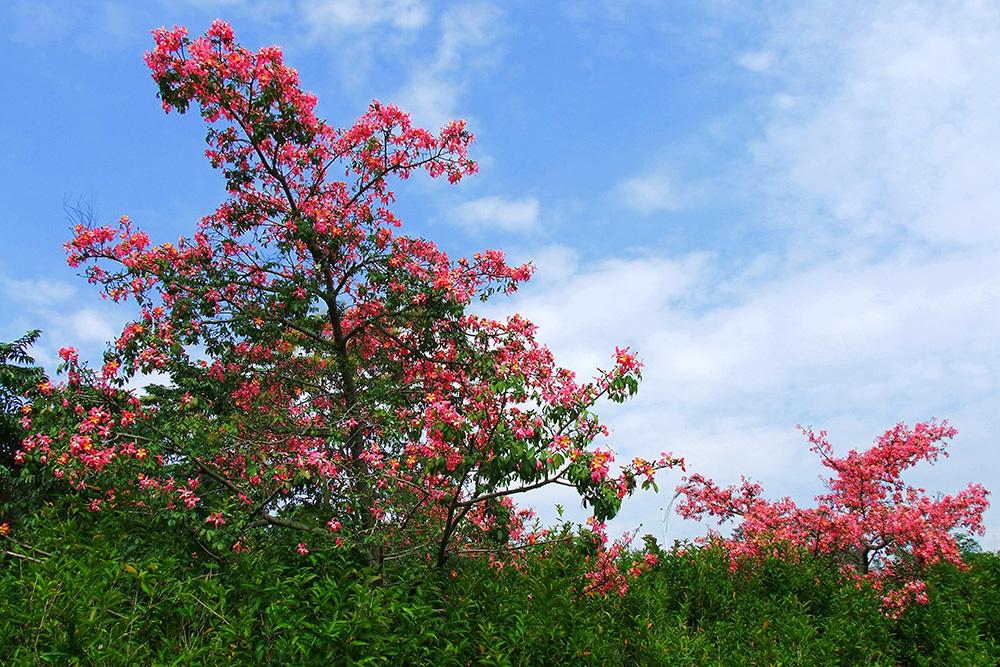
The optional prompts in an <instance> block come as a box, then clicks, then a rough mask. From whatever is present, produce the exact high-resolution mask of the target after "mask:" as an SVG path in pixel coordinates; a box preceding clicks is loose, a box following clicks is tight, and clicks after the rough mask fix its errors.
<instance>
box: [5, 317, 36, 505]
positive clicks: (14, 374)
mask: <svg viewBox="0 0 1000 667" xmlns="http://www.w3.org/2000/svg"><path fill="white" fill-rule="evenodd" d="M40 335H41V332H40V331H39V330H38V329H32V330H31V331H29V332H27V333H26V334H24V335H23V336H21V337H20V338H18V339H17V340H15V341H11V342H9V343H8V342H0V522H3V521H6V520H10V519H11V518H12V517H14V516H16V515H18V514H22V513H24V512H25V511H26V510H28V509H31V508H34V507H36V506H37V504H38V501H39V498H40V491H41V485H40V484H39V481H38V479H37V478H36V477H35V476H34V475H32V474H30V473H28V472H26V471H22V470H20V467H19V466H17V465H15V464H14V453H15V452H16V451H17V449H18V447H19V446H20V444H21V438H23V437H24V431H23V429H22V428H21V424H20V418H21V407H22V406H23V405H24V404H25V392H27V391H28V390H29V389H31V388H32V387H34V386H35V385H37V384H38V383H39V382H41V381H42V380H44V379H45V372H44V371H43V370H42V369H41V368H39V367H38V366H35V359H34V358H33V357H32V356H31V355H30V354H28V350H29V348H30V347H31V346H32V345H33V344H34V343H35V342H36V341H37V340H38V337H39V336H40Z"/></svg>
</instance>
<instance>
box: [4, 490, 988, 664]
mask: <svg viewBox="0 0 1000 667" xmlns="http://www.w3.org/2000/svg"><path fill="white" fill-rule="evenodd" d="M70 511H72V510H67V509H60V508H59V507H57V506H52V505H50V506H48V507H46V509H45V510H44V511H43V512H42V513H41V515H40V516H39V522H38V526H39V527H38V528H37V529H36V530H35V531H34V532H33V533H31V534H18V535H17V536H16V537H17V540H18V541H20V542H22V543H25V544H27V543H30V544H31V545H32V546H34V547H36V548H38V549H41V550H43V551H45V552H47V553H50V554H51V556H49V557H44V558H40V560H41V562H40V563H36V562H31V561H28V560H24V559H8V560H7V561H6V562H4V563H2V564H0V636H3V637H4V638H5V641H3V642H0V664H12V665H34V664H50V663H55V664H79V665H128V664H162V665H186V664H220V663H227V664H228V663H232V664H356V665H399V664H407V665H468V664H474V665H534V664H553V665H557V664H567V665H577V664H583V665H586V664H593V665H691V664H712V665H940V664H956V665H957V664H961V665H993V664H996V663H997V661H998V660H1000V557H998V556H997V555H996V554H992V553H980V554H972V555H971V556H969V565H970V567H969V569H968V571H964V572H963V571H959V570H957V569H956V568H954V567H951V566H947V567H940V568H937V569H934V570H932V572H931V573H930V577H929V579H928V589H929V593H930V598H931V602H930V604H929V605H927V606H926V607H919V606H918V607H913V608H911V609H910V610H908V611H907V612H906V614H905V615H904V616H903V618H902V619H901V620H899V621H895V622H893V621H889V620H887V619H886V618H885V617H884V616H883V615H882V613H881V611H880V609H879V601H878V599H877V598H876V596H875V595H874V594H873V593H872V592H871V591H869V590H867V589H863V588H856V587H855V586H854V585H852V584H849V583H846V584H845V583H842V582H841V581H840V580H839V579H838V578H837V577H836V576H835V574H834V572H833V571H831V569H830V567H829V564H828V563H825V562H822V561H815V560H805V561H802V562H799V563H797V564H796V563H792V562H789V561H788V560H787V559H782V560H772V561H768V562H766V563H765V564H764V566H763V567H759V568H755V569H753V570H736V571H730V569H729V560H728V557H727V556H726V555H725V554H723V553H721V552H720V551H717V550H714V549H696V548H687V549H684V548H683V545H675V548H674V549H671V550H669V551H666V552H664V551H662V550H660V548H659V547H658V546H657V545H655V543H653V542H649V543H648V544H647V546H646V549H647V551H649V552H652V553H656V554H657V556H658V558H659V562H658V564H657V565H655V566H653V567H652V568H651V569H650V570H649V571H648V572H646V573H644V574H643V575H642V576H640V577H639V578H638V579H637V580H635V581H634V582H633V583H632V585H631V588H630V590H629V592H628V594H626V595H625V596H623V597H619V596H608V597H603V596H588V595H581V594H580V593H579V591H580V590H581V589H582V587H583V586H582V584H583V574H584V572H585V571H586V569H587V567H588V564H587V562H586V561H585V558H586V554H587V552H586V549H585V548H584V547H585V544H583V543H582V542H581V543H566V544H562V545H557V546H555V547H550V552H549V553H548V555H547V557H545V558H540V557H538V556H537V555H536V556H531V557H529V558H527V559H526V560H525V561H524V563H523V564H524V568H523V569H522V570H520V571H519V570H516V569H513V568H511V567H510V566H508V567H506V568H504V569H503V570H502V571H500V572H495V571H493V570H492V569H490V567H489V566H488V564H487V563H486V562H485V561H484V560H483V559H469V558H466V559H457V560H455V561H454V569H453V570H445V571H440V570H437V569H435V568H431V567H429V566H427V567H425V566H420V565H415V564H413V563H410V562H405V563H404V562H397V564H395V565H393V564H392V563H387V564H386V565H385V567H384V568H383V569H382V570H381V571H374V570H372V569H371V568H369V567H367V566H365V565H364V564H363V562H362V561H361V560H360V559H353V558H352V556H351V555H350V552H348V551H346V550H329V551H314V552H313V553H311V554H309V555H308V556H305V557H300V556H297V555H295V554H294V553H293V552H292V549H291V545H290V544H281V543H273V544H272V543H270V542H269V543H267V544H266V545H265V546H263V547H261V548H260V549H259V550H256V551H253V552H251V553H249V554H244V555H240V556H234V557H230V558H226V559H223V561H222V562H217V561H216V560H214V559H212V558H210V557H208V555H207V553H206V552H205V551H203V550H202V548H201V547H200V546H199V545H198V544H197V542H195V541H194V540H193V538H191V539H189V540H185V539H179V538H178V535H179V533H178V532H175V531H169V530H167V529H166V527H164V526H157V525H150V524H149V521H148V519H145V518H143V517H139V516H132V517H130V516H129V515H126V516H124V517H123V516H122V515H117V516H110V515H109V516H103V515H90V514H67V512H70ZM280 539H283V538H279V540H280ZM288 539H294V536H288ZM678 547H680V548H678ZM641 557H642V554H640V553H632V554H630V555H629V556H628V557H627V559H638V558H641ZM622 566H623V567H625V566H627V562H623V563H622Z"/></svg>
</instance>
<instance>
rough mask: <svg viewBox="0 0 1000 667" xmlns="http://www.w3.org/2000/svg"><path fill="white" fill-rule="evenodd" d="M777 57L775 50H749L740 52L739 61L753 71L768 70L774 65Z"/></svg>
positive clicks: (742, 65)
mask: <svg viewBox="0 0 1000 667" xmlns="http://www.w3.org/2000/svg"><path fill="white" fill-rule="evenodd" d="M775 59H776V56H775V54H774V52H773V51H747V52H746V53H743V54H740V57H739V59H738V60H737V62H739V64H740V66H741V67H745V68H746V69H748V70H750V71H751V72H766V71H767V70H769V69H771V67H772V66H773V65H774V63H775Z"/></svg>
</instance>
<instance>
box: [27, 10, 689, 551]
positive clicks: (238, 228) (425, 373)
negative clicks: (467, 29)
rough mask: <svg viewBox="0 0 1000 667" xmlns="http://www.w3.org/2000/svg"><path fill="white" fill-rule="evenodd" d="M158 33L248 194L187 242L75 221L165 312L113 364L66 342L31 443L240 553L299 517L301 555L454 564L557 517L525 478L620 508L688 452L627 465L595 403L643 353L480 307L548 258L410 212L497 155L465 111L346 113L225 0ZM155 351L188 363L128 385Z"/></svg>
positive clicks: (81, 251) (166, 84)
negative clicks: (569, 363)
mask: <svg viewBox="0 0 1000 667" xmlns="http://www.w3.org/2000/svg"><path fill="white" fill-rule="evenodd" d="M153 37H154V41H155V48H154V49H153V50H152V51H151V52H150V53H148V54H147V55H146V62H147V64H148V65H149V68H150V70H151V72H152V75H153V79H154V80H155V81H156V83H157V84H158V86H159V91H160V99H161V101H162V103H163V108H164V110H165V111H167V112H171V111H177V112H180V113H184V112H186V111H188V110H189V109H197V110H199V111H200V113H201V116H202V118H203V119H204V121H205V122H206V124H207V126H208V135H207V142H208V148H207V150H206V151H205V154H206V157H207V158H208V159H209V161H210V162H211V164H212V166H213V167H215V168H216V169H219V170H220V172H221V173H222V175H223V177H224V178H225V183H226V190H227V192H228V199H226V200H225V201H224V202H223V203H222V204H221V205H220V206H219V207H218V209H216V210H215V211H214V212H212V213H210V214H209V215H207V216H205V217H204V218H202V220H201V221H200V222H199V223H198V225H197V227H196V229H194V230H193V233H192V235H191V236H189V237H182V238H180V239H179V240H177V241H176V242H175V243H154V242H153V241H151V239H150V238H149V237H148V236H147V235H146V234H145V233H144V232H142V231H141V230H139V229H138V228H137V227H136V226H135V225H134V223H133V222H132V221H131V220H130V219H129V218H128V217H127V216H123V217H122V218H121V219H120V220H119V222H118V223H117V224H116V225H110V226H102V225H97V224H93V222H92V221H90V220H82V221H81V224H79V225H77V226H76V228H75V234H74V237H73V238H72V239H71V240H70V241H69V242H68V243H67V244H66V250H67V252H68V256H69V263H70V265H71V266H74V267H80V268H81V269H82V270H84V271H85V272H86V275H87V277H88V279H89V280H90V282H91V283H94V284H96V285H98V286H100V288H101V289H102V292H103V294H104V295H105V296H107V297H108V298H110V299H112V300H114V301H125V300H134V301H135V302H136V303H137V304H138V306H139V309H140V312H141V315H140V316H139V317H138V318H137V319H136V320H135V321H133V322H130V323H129V324H127V325H126V326H125V327H124V329H123V330H122V333H121V335H120V336H119V337H118V338H117V340H115V341H113V342H112V343H111V345H110V347H109V350H108V352H107V355H106V363H105V364H104V365H103V367H102V368H101V369H99V370H91V369H88V368H86V367H85V366H83V365H81V363H80V360H79V358H78V355H77V353H76V352H75V351H74V350H70V349H67V350H64V352H63V354H62V358H63V361H64V366H63V371H64V372H65V376H66V378H65V380H64V381H63V382H61V383H59V384H56V385H50V384H46V386H45V387H39V391H38V396H37V397H36V401H35V402H36V410H35V413H34V415H32V416H26V417H25V426H26V427H30V429H31V434H30V435H29V437H28V438H27V439H26V440H25V441H24V444H23V447H22V451H21V454H20V457H21V459H22V460H28V459H30V460H31V461H34V462H36V463H37V464H40V465H43V466H45V467H47V468H48V469H49V470H50V471H51V474H53V475H55V476H56V477H59V478H60V479H63V480H65V481H66V482H67V483H68V484H70V485H71V486H72V488H74V489H75V490H76V491H77V492H78V493H79V494H80V496H81V497H83V498H84V502H85V504H86V505H87V506H88V507H89V508H90V509H91V510H92V511H95V512H99V511H106V510H110V509H114V508H117V507H121V506H125V505H127V506H129V507H131V508H133V509H135V508H140V509H141V510H142V511H146V512H150V513H155V514H158V515H165V516H170V517H171V519H170V520H171V521H184V520H188V521H189V523H190V524H191V526H192V527H193V529H195V530H196V531H197V532H198V534H200V535H202V536H203V537H204V538H205V539H206V540H208V541H210V542H211V544H212V545H214V546H215V547H216V549H217V550H218V551H219V552H221V553H226V552H228V551H230V550H235V551H244V550H247V549H249V548H251V547H252V544H253V542H254V539H257V538H263V537H265V536H266V535H268V534H270V532H269V531H271V530H273V529H286V530H293V531H298V532H300V533H302V534H303V535H304V536H305V535H308V536H309V540H310V541H309V543H308V545H309V546H306V544H307V543H306V542H302V543H300V545H299V547H298V551H299V553H304V552H306V551H307V550H308V549H313V550H315V549H316V548H317V547H318V545H319V544H320V543H321V542H322V543H335V544H336V545H345V546H352V547H359V548H362V549H363V550H365V551H367V553H368V554H369V556H370V558H371V559H372V560H374V561H379V560H381V559H382V558H402V557H407V556H414V557H418V558H421V559H425V558H426V559H430V560H432V561H434V562H436V563H437V564H438V565H443V564H444V562H445V561H446V560H447V558H448V557H449V555H451V554H453V553H465V552H477V553H478V552H481V551H482V549H483V548H484V545H492V547H491V548H496V549H499V550H501V551H502V550H504V549H507V548H509V547H516V546H519V545H522V544H531V543H532V541H533V540H535V541H537V540H539V539H540V538H543V537H544V535H543V534H540V533H538V532H537V531H534V530H531V529H530V528H529V527H528V524H527V523H526V521H527V519H529V518H530V517H529V516H528V515H527V514H526V513H525V512H524V511H522V510H518V509H517V508H516V506H515V505H514V503H513V502H512V501H511V497H512V496H514V495H516V494H520V493H523V492H526V491H530V490H532V489H537V488H541V487H544V486H547V485H551V484H561V485H565V486H570V487H572V488H574V489H576V491H577V492H578V493H579V494H580V496H581V498H582V500H583V502H584V503H585V504H586V505H588V506H589V507H591V508H592V509H593V512H594V516H595V518H596V520H598V521H604V520H605V519H607V518H609V517H612V516H614V515H615V513H616V512H617V511H618V508H619V505H620V503H621V501H622V499H623V498H625V497H626V496H628V495H629V494H631V493H632V492H633V491H634V490H635V489H636V488H637V486H640V485H641V486H642V487H643V488H645V487H648V486H650V485H653V477H654V474H655V472H656V471H657V470H658V469H661V468H664V467H670V466H673V465H676V464H677V463H679V459H675V458H674V457H672V456H670V455H663V456H661V457H660V458H659V459H658V460H655V461H646V460H644V459H641V458H637V459H635V460H634V461H632V462H631V464H628V465H625V466H622V467H620V468H617V469H615V468H613V467H612V465H611V464H612V462H613V460H614V456H613V453H612V452H611V450H610V449H607V448H605V447H601V446H599V445H598V444H597V443H598V439H599V438H602V437H603V436H605V435H606V434H607V430H606V428H605V427H604V425H603V424H602V423H601V422H600V421H599V420H598V418H597V416H596V415H595V414H594V413H593V411H592V408H593V407H594V405H595V403H597V402H598V401H599V400H601V399H602V398H610V399H611V400H615V401H622V400H625V399H626V398H628V397H629V396H631V395H632V394H633V393H634V392H635V391H636V388H637V385H638V380H639V377H640V372H641V364H640V363H639V361H638V360H637V358H636V357H635V355H634V354H633V353H632V352H630V351H629V350H625V349H617V350H616V352H615V354H614V357H613V363H612V365H611V366H610V368H609V369H608V370H599V371H597V373H596V374H595V376H594V377H593V379H591V380H587V381H581V380H579V379H577V377H576V376H575V375H574V373H573V372H571V371H569V370H566V369H564V368H560V367H559V366H558V365H556V362H555V359H554V357H553V355H552V353H551V352H550V351H549V350H548V349H547V348H546V347H545V346H544V345H541V344H540V343H538V342H537V341H536V338H535V334H536V327H535V326H534V325H533V324H532V323H530V322H528V321H527V320H525V319H524V318H523V317H520V316H518V315H513V316H511V317H509V318H507V319H504V320H494V319H489V318H485V317H482V316H479V315H474V314H472V313H470V312H469V311H468V307H469V305H470V304H471V303H472V302H473V301H474V300H476V299H480V300H485V299H487V298H489V297H490V296H492V295H494V294H496V293H498V292H503V293H511V292H513V291H515V290H516V289H517V288H518V286H519V285H520V284H521V283H523V282H524V281H526V280H527V279H528V278H529V277H530V275H531V270H532V269H531V267H530V265H522V266H511V265H509V264H508V263H507V262H506V260H505V258H504V255H503V253H502V252H500V251H497V250H487V251H484V252H480V253H476V254H474V255H473V256H472V258H471V259H469V258H460V259H457V260H455V259H451V258H450V257H448V255H446V254H445V253H444V252H443V251H442V250H441V249H439V248H438V247H437V246H436V245H435V244H434V243H432V242H430V241H428V240H425V239H421V238H415V237H410V236H406V235H404V234H403V233H401V231H400V228H401V224H402V223H401V221H400V220H399V219H398V218H397V217H396V216H395V215H394V213H393V212H392V204H393V202H394V200H395V195H394V193H393V191H392V189H391V188H392V182H393V181H394V180H397V179H398V180H404V179H407V178H410V177H411V176H414V175H416V174H417V173H418V172H426V173H427V174H428V175H429V176H430V177H432V178H437V177H444V178H446V179H447V180H448V181H450V182H453V183H454V182H457V181H459V180H461V179H462V178H464V177H465V176H468V175H470V174H473V173H475V171H476V164H475V163H474V162H473V161H472V160H471V159H470V158H469V155H468V150H469V146H470V144H471V142H472V139H473V137H472V135H471V134H470V133H469V131H468V129H467V128H466V127H465V124H464V122H462V121H455V122H452V123H449V124H448V125H446V126H445V127H443V128H442V129H441V130H440V131H439V132H437V133H432V132H429V131H427V130H424V129H420V128H417V127H414V126H413V125H412V123H411V122H410V118H409V116H408V115H407V114H406V113H404V112H403V111H401V110H399V109H397V108H396V107H394V106H391V105H386V104H381V103H379V102H372V104H371V105H370V106H369V108H368V109H367V111H366V112H365V113H364V114H363V115H362V116H361V117H360V118H359V119H358V120H357V121H356V122H354V123H353V124H351V125H349V126H347V127H343V128H341V127H336V126H334V125H331V124H329V123H327V122H326V121H324V120H322V119H320V118H319V117H318V116H317V115H316V97H315V96H314V95H312V94H311V93H309V92H306V91H305V90H303V89H302V88H301V86H300V84H299V77H298V74H297V72H296V71H295V70H294V69H292V68H290V67H288V66H287V65H286V64H285V63H284V58H283V55H282V53H281V51H280V50H279V49H278V48H276V47H267V48H263V49H261V50H259V51H257V52H253V51H250V50H247V49H245V48H243V47H241V46H239V45H238V44H237V43H236V42H235V41H234V37H233V32H232V29H231V28H230V27H229V26H228V25H227V24H225V23H223V22H221V21H216V22H215V23H213V24H212V27H211V28H210V29H209V31H208V32H207V34H205V35H203V36H201V37H198V38H195V39H191V38H189V37H188V35H187V31H186V30H185V29H184V28H174V29H172V30H168V29H161V30H156V31H154V33H153ZM151 372H157V373H163V374H166V375H167V376H168V377H169V379H170V383H171V385H170V386H169V387H158V388H151V389H150V390H149V391H148V392H147V393H146V394H145V395H140V394H137V393H136V392H133V391H130V390H128V389H127V388H126V381H127V380H128V379H129V378H132V377H134V376H135V374H137V373H151ZM185 517H186V519H185Z"/></svg>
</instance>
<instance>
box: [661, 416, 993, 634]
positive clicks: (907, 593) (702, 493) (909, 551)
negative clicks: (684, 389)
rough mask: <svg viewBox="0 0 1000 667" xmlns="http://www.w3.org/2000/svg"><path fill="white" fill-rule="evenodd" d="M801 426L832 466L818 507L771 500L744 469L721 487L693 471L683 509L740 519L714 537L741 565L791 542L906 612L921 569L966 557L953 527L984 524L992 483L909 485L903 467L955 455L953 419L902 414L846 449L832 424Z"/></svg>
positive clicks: (893, 611) (916, 593)
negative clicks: (954, 487) (940, 489)
mask: <svg viewBox="0 0 1000 667" xmlns="http://www.w3.org/2000/svg"><path fill="white" fill-rule="evenodd" d="M802 431H803V433H804V434H805V436H806V438H807V439H808V441H809V444H810V450H811V451H813V452H815V453H816V454H818V455H819V456H820V457H821V458H822V463H823V466H824V467H826V468H828V469H829V470H831V471H832V473H833V474H832V475H831V476H830V477H828V478H826V479H825V480H824V483H825V485H826V487H827V493H824V494H821V495H818V496H816V505H815V507H811V508H802V507H799V506H798V505H797V504H796V503H795V502H793V501H792V500H791V499H790V498H784V499H781V500H777V501H770V500H767V499H765V498H764V497H763V488H762V487H761V486H760V484H757V483H753V482H750V481H748V480H746V479H745V478H744V479H743V480H742V482H741V483H740V484H738V485H734V486H730V487H725V488H723V487H719V486H718V485H716V484H715V483H714V482H713V481H712V480H710V479H707V478H705V477H704V476H702V475H699V474H694V475H691V476H689V477H686V478H683V480H682V483H681V485H680V486H678V488H677V491H678V493H680V494H682V495H683V496H684V500H683V502H682V503H681V504H680V505H679V507H678V512H679V513H680V514H681V516H683V517H685V518H694V519H699V520H700V519H701V518H703V517H706V516H711V517H715V518H716V519H718V520H719V521H720V522H727V521H736V522H738V526H737V528H736V530H735V531H734V535H733V537H731V538H728V539H725V538H722V537H720V536H718V535H714V536H713V537H712V538H711V539H713V540H714V541H717V542H720V543H721V544H722V545H723V546H724V547H725V548H726V549H727V550H728V551H729V553H730V557H731V565H732V567H733V568H735V567H737V565H738V564H739V563H740V562H742V561H746V560H754V559H758V558H761V557H764V556H768V555H787V554H788V553H789V552H788V551H787V550H785V549H782V546H783V545H791V546H794V547H798V548H801V550H802V551H805V552H806V553H809V554H812V555H813V556H814V557H820V556H823V557H829V558H832V559H833V561H834V562H835V563H836V564H837V565H838V566H839V567H840V568H841V570H842V571H843V572H844V573H846V574H847V575H848V576H851V577H854V578H856V579H857V580H858V581H859V582H860V581H868V582H870V583H871V584H872V585H873V586H874V587H875V588H876V590H879V591H881V592H882V593H883V600H882V601H883V605H884V608H885V610H886V613H887V614H889V615H890V616H898V615H899V613H901V611H902V610H903V609H904V608H905V606H906V604H907V603H908V602H911V601H915V602H918V603H922V602H926V594H925V592H924V582H923V581H922V579H921V576H922V573H923V572H924V571H925V569H926V568H927V567H928V566H930V565H933V564H935V563H940V562H947V563H952V564H954V565H956V566H958V567H963V564H962V559H961V555H960V550H959V544H958V541H957V540H956V538H955V536H954V534H953V532H954V531H956V530H958V529H964V530H967V531H969V532H971V533H976V534H981V533H982V532H983V523H982V518H983V512H984V511H985V510H986V508H987V507H988V502H987V496H988V492H987V491H986V489H984V488H983V487H982V486H981V485H979V484H970V485H969V486H968V487H966V488H965V489H963V490H962V491H960V492H958V493H957V494H955V495H945V496H938V497H934V498H932V497H929V496H927V495H926V492H925V490H924V489H921V488H915V487H912V486H908V485H906V484H905V483H904V482H903V481H902V479H901V475H902V473H903V472H904V471H906V470H908V469H910V468H912V467H913V466H915V465H917V464H918V463H920V462H922V461H925V462H927V463H934V462H935V461H937V459H938V458H939V457H940V456H941V455H942V454H944V455H947V452H946V451H945V446H946V443H947V441H948V440H949V439H950V438H953V437H954V436H955V434H956V433H957V431H956V430H955V429H954V428H953V427H951V426H950V425H948V423H947V422H942V423H940V424H937V423H935V422H933V421H932V422H926V423H918V424H916V425H915V426H914V427H913V428H912V429H910V428H908V427H907V426H905V425H904V424H897V425H896V426H894V427H893V428H891V429H889V430H888V431H886V432H885V433H884V434H882V435H881V436H879V437H878V438H877V439H876V440H875V443H874V445H873V446H872V447H870V448H869V449H867V450H865V451H860V452H859V451H857V450H851V451H850V452H848V453H847V456H844V457H842V458H837V457H836V456H834V451H833V447H832V445H831V444H830V443H829V442H828V441H827V437H826V432H825V431H820V432H818V433H817V432H814V431H812V430H811V429H802ZM791 553H793V554H795V553H796V552H791ZM798 553H801V552H798Z"/></svg>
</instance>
